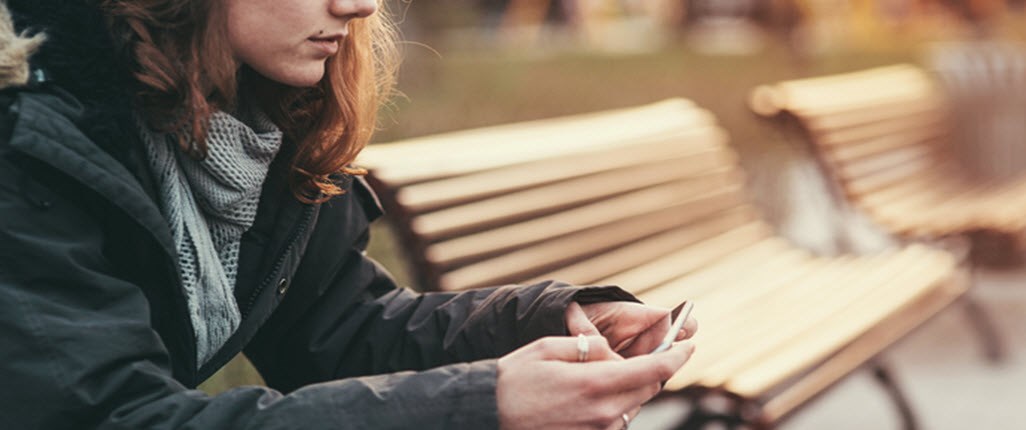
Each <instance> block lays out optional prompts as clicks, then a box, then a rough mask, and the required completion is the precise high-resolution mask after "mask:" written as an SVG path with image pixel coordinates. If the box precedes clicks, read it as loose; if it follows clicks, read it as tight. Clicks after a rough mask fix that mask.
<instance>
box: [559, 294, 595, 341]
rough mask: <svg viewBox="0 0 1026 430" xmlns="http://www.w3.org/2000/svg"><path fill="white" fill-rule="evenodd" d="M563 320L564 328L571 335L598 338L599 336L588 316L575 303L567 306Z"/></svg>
mask: <svg viewBox="0 0 1026 430" xmlns="http://www.w3.org/2000/svg"><path fill="white" fill-rule="evenodd" d="M565 319H566V328H567V330H568V331H569V332H570V334H571V335H574V336H576V335H578V334H583V335H586V336H598V335H600V334H601V333H599V331H598V329H597V328H595V324H592V322H591V319H589V318H588V314H586V313H584V308H582V307H581V305H580V304H578V303H577V302H570V305H569V306H567V308H566V318H565Z"/></svg>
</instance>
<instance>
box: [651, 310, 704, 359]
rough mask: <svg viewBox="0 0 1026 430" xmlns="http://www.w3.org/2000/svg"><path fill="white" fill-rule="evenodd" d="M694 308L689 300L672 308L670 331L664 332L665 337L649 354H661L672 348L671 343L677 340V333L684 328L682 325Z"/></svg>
mask: <svg viewBox="0 0 1026 430" xmlns="http://www.w3.org/2000/svg"><path fill="white" fill-rule="evenodd" d="M694 308H695V304H694V303H692V302H691V301H690V300H687V301H685V302H684V303H681V304H679V305H677V307H676V308H673V311H672V312H670V315H671V316H672V317H673V323H672V324H670V330H669V331H668V332H666V336H665V337H663V341H662V342H660V343H659V346H657V347H656V348H655V349H653V350H652V352H651V354H655V353H657V352H663V351H666V350H667V349H670V347H671V346H673V341H674V340H676V339H677V333H680V329H681V328H682V327H684V323H685V322H686V321H687V320H688V317H689V316H691V310H692V309H694Z"/></svg>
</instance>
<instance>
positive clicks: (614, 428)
mask: <svg viewBox="0 0 1026 430" xmlns="http://www.w3.org/2000/svg"><path fill="white" fill-rule="evenodd" d="M639 412H641V406H638V407H635V408H634V409H631V410H630V411H628V412H624V414H626V415H627V422H626V423H625V422H624V418H623V414H621V416H619V417H617V418H616V420H614V421H613V422H612V423H611V424H609V425H608V426H606V430H621V429H623V428H625V427H628V425H629V424H630V423H631V421H634V417H636V416H638V413H639Z"/></svg>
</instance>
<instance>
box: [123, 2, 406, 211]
mask: <svg viewBox="0 0 1026 430" xmlns="http://www.w3.org/2000/svg"><path fill="white" fill-rule="evenodd" d="M103 4H104V9H105V11H106V13H107V15H108V17H109V19H110V27H111V32H112V34H113V36H114V38H115V40H117V41H118V42H119V44H120V46H121V47H122V49H123V50H124V54H125V55H126V56H127V57H128V58H129V59H130V61H131V63H132V67H133V73H134V75H135V77H136V79H137V80H138V82H139V83H140V84H141V85H140V89H139V91H138V92H137V94H136V95H137V99H138V102H139V104H140V108H141V112H142V116H143V118H144V119H145V120H146V121H147V122H149V125H150V126H152V127H154V128H155V129H157V130H161V131H165V132H171V131H185V132H186V133H189V135H190V136H191V137H192V139H186V138H184V137H183V138H182V139H180V144H181V145H182V150H183V151H186V152H187V153H188V154H189V155H190V156H192V157H194V158H197V159H200V158H203V157H205V156H206V152H207V147H206V139H205V137H206V131H207V130H206V127H207V122H208V120H209V118H210V116H211V115H212V114H213V113H214V112H215V111H218V110H225V109H228V108H230V107H231V106H233V105H234V104H235V103H236V101H237V98H238V94H239V92H240V90H241V91H244V92H254V93H255V95H256V97H254V100H259V101H260V103H261V104H262V107H263V108H264V110H265V111H266V112H267V113H268V115H269V116H270V117H271V119H272V120H273V121H274V122H275V123H276V124H277V125H278V126H279V127H280V128H281V129H282V131H283V132H284V133H285V136H286V138H287V140H288V141H289V142H291V143H293V144H294V145H295V151H294V154H293V158H292V161H291V164H290V169H289V182H290V184H291V188H292V192H293V194H294V195H295V196H296V198H298V199H300V200H302V201H305V202H315V201H324V200H327V199H328V198H331V197H332V196H335V195H339V194H341V193H342V190H341V189H340V188H339V186H338V185H337V184H336V183H335V182H334V181H332V180H331V178H330V177H331V175H333V174H336V173H340V172H341V173H345V174H351V175H352V174H363V173H364V172H363V171H361V170H359V169H354V168H351V167H349V165H350V163H352V162H353V160H354V159H355V158H356V155H357V154H358V153H359V152H360V151H361V150H362V149H363V148H364V146H366V144H367V142H368V141H369V140H370V137H371V135H372V134H373V132H374V129H375V124H376V117H377V109H378V107H379V106H380V104H381V103H382V102H383V101H384V99H385V98H387V97H388V96H389V95H390V93H391V90H392V88H393V85H394V83H395V75H396V73H395V72H396V69H397V64H398V60H397V59H398V56H397V54H396V48H395V46H396V45H395V33H394V31H393V29H392V26H391V24H390V22H389V20H388V19H387V16H386V13H385V11H383V10H379V11H378V13H375V14H374V15H372V16H370V17H368V18H365V19H359V20H354V21H352V22H350V24H349V26H350V27H349V36H348V37H346V38H345V39H344V42H343V44H342V47H341V49H340V50H339V53H338V54H336V55H335V56H333V57H332V58H329V59H328V61H327V64H326V73H325V76H324V78H323V79H322V80H321V82H320V83H319V84H318V85H317V86H315V87H312V88H292V87H286V86H284V85H282V84H278V83H275V82H271V81H269V80H267V79H265V78H262V77H260V76H259V75H257V74H256V73H255V72H252V71H251V70H249V69H248V68H246V67H243V65H240V64H238V63H237V62H236V60H235V59H234V55H232V52H231V50H230V48H229V46H228V41H227V32H226V25H225V24H226V23H225V22H224V21H225V20H224V19H223V17H224V10H223V9H224V8H223V5H222V2H220V1H210V0H104V1H103ZM379 9H380V8H379ZM190 142H194V143H190Z"/></svg>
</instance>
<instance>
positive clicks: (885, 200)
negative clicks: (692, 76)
mask: <svg viewBox="0 0 1026 430" xmlns="http://www.w3.org/2000/svg"><path fill="white" fill-rule="evenodd" d="M751 106H752V108H753V110H755V111H756V112H757V113H759V114H761V115H764V116H767V117H770V118H773V119H775V120H778V121H780V122H782V123H784V124H785V126H786V127H789V128H790V129H792V130H796V131H797V134H798V135H799V136H800V137H799V139H800V140H803V141H805V142H808V143H809V147H810V148H812V149H813V152H814V153H815V154H816V155H817V158H818V159H819V161H820V162H821V166H823V167H824V169H823V170H824V172H825V173H826V175H827V176H828V177H830V178H833V183H835V184H836V185H837V188H836V189H837V190H838V191H837V192H838V194H840V195H841V196H839V197H840V198H839V199H838V200H839V201H843V200H845V198H846V199H847V200H849V201H851V202H853V203H854V205H855V206H856V207H857V208H859V209H861V210H863V211H864V212H866V213H867V214H869V215H870V217H871V218H873V219H874V220H875V221H877V222H878V223H879V224H881V225H882V226H884V227H885V228H887V229H888V230H889V231H891V232H892V233H894V234H896V235H897V236H899V237H902V238H905V239H909V240H916V239H937V238H944V237H957V236H966V237H969V238H970V240H971V247H972V248H971V255H972V257H973V261H975V262H978V263H983V264H988V263H996V262H1002V261H1014V260H1017V258H1016V257H1017V256H1018V255H1019V254H1020V252H1021V250H1022V245H1023V238H1024V234H1026V176H1023V175H1021V174H1020V175H1018V177H1016V178H1009V179H1003V180H994V179H987V178H982V177H980V175H977V174H974V173H973V172H972V169H967V168H966V166H965V165H964V164H963V163H962V160H961V159H960V157H957V156H955V155H954V154H955V153H957V152H955V151H953V150H952V145H953V144H954V142H953V140H952V137H953V134H954V128H955V127H954V125H955V124H956V121H955V118H954V117H953V116H952V108H951V104H950V103H949V101H948V99H947V98H946V96H945V94H944V93H943V92H942V91H941V90H940V88H939V87H938V86H937V85H935V84H934V82H933V81H932V80H931V76H930V75H929V74H927V73H926V72H925V71H923V70H921V69H919V68H917V67H915V66H911V65H896V66H889V67H881V68H875V69H870V70H864V71H859V72H854V73H846V74H840V75H834V76H826V77H819V78H811V79H799V80H793V81H786V82H780V83H777V84H773V85H768V86H763V87H759V88H757V89H755V90H754V91H753V93H752V97H751ZM980 146H984V145H980ZM1023 173H1026V170H1024V172H1023Z"/></svg>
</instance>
